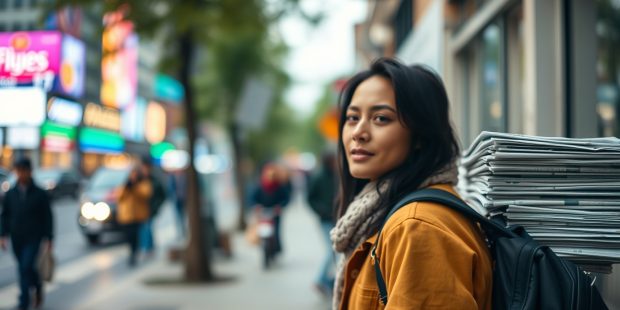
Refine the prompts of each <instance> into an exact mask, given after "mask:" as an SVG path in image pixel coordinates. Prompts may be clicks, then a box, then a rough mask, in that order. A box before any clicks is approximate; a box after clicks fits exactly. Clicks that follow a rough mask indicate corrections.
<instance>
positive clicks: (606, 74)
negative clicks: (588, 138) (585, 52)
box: [596, 0, 620, 136]
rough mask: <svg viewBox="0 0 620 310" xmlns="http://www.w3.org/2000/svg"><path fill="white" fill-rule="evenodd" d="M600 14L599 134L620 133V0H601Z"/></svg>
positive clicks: (597, 66) (598, 21) (597, 26)
mask: <svg viewBox="0 0 620 310" xmlns="http://www.w3.org/2000/svg"><path fill="white" fill-rule="evenodd" d="M597 14H598V16H597V22H596V35H597V40H598V51H597V61H596V72H597V82H598V83H597V84H598V85H597V91H596V96H597V113H598V119H599V126H598V134H599V135H600V136H620V125H619V122H620V117H619V116H620V0H598V1H597Z"/></svg>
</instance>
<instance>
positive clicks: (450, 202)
mask: <svg viewBox="0 0 620 310" xmlns="http://www.w3.org/2000/svg"><path fill="white" fill-rule="evenodd" d="M416 201H427V202H435V203H439V204H442V205H444V206H446V207H449V208H450V209H452V210H455V211H457V212H459V213H461V214H462V215H463V216H465V217H467V218H468V219H470V220H471V221H473V222H477V223H480V225H481V226H482V228H483V229H484V230H485V231H490V232H493V233H496V234H499V235H503V236H505V237H509V238H512V237H516V235H515V233H513V232H512V231H510V230H508V229H506V228H505V227H504V226H502V225H500V224H499V223H497V222H495V221H492V220H489V219H487V218H486V217H484V216H483V215H481V214H480V213H478V212H476V211H475V210H474V209H472V208H471V207H469V206H468V205H467V204H466V203H465V202H464V201H463V200H461V199H460V198H459V197H457V196H455V195H453V194H451V193H449V192H447V191H444V190H440V189H435V188H425V189H421V190H417V191H414V192H412V193H410V194H408V195H407V196H405V197H404V198H403V199H401V200H400V201H399V202H398V203H397V204H396V205H395V206H394V208H392V210H390V212H389V213H388V215H387V216H386V217H385V220H384V222H383V224H382V225H381V228H379V232H378V233H377V240H376V241H375V244H374V245H373V247H372V249H371V250H370V257H371V259H372V263H373V265H374V266H375V276H376V278H377V286H378V287H379V299H380V301H381V303H382V304H383V305H387V288H386V285H385V280H384V279H383V275H382V274H381V269H380V268H379V257H377V252H376V250H377V244H378V243H379V238H380V237H381V231H382V230H383V226H385V223H387V221H388V219H389V218H390V217H391V216H392V215H393V214H394V213H396V211H398V210H399V209H400V208H402V207H404V206H406V205H408V204H410V203H412V202H416Z"/></svg>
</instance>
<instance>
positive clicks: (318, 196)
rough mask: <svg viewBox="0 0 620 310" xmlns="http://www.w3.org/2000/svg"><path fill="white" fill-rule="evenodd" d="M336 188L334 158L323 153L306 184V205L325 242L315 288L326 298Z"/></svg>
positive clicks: (332, 260) (331, 264)
mask: <svg viewBox="0 0 620 310" xmlns="http://www.w3.org/2000/svg"><path fill="white" fill-rule="evenodd" d="M337 188H338V183H337V173H336V158H335V155H334V154H333V153H331V152H330V153H325V154H323V156H322V158H321V166H320V168H319V171H318V172H317V173H316V174H315V175H313V176H312V177H311V178H310V182H309V184H308V204H309V205H310V208H312V210H313V211H314V212H315V213H316V215H317V216H318V217H319V221H320V223H321V237H322V238H323V240H324V242H325V248H326V254H325V258H324V259H323V265H322V266H321V269H320V271H319V274H318V276H317V279H316V282H315V287H316V288H317V290H318V291H319V292H320V293H321V294H323V295H324V296H326V297H329V296H331V292H332V290H333V287H334V276H333V270H334V264H335V253H334V251H333V250H332V241H331V239H330V235H329V232H330V231H331V230H332V228H334V215H335V212H334V205H335V199H336V191H337Z"/></svg>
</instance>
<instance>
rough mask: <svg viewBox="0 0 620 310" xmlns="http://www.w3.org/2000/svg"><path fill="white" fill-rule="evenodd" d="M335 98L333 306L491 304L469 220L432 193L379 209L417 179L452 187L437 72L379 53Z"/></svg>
mask: <svg viewBox="0 0 620 310" xmlns="http://www.w3.org/2000/svg"><path fill="white" fill-rule="evenodd" d="M341 98H342V100H341V103H340V104H341V109H342V113H341V116H340V120H341V122H340V124H339V141H338V151H339V154H338V157H339V158H338V163H339V165H338V167H339V169H340V170H339V175H340V186H339V188H340V195H339V209H338V221H337V222H336V226H335V227H334V229H333V230H332V232H331V236H332V241H333V242H334V249H335V250H336V251H337V252H341V253H343V254H344V258H345V259H344V260H343V261H342V264H339V266H338V268H337V273H336V280H335V283H334V285H335V288H334V299H333V301H334V303H333V308H334V309H351V310H354V309H365V310H366V309H384V308H385V309H429V308H432V309H454V308H463V309H491V292H492V286H491V284H492V280H493V279H492V262H491V255H490V253H489V249H488V248H487V245H486V243H485V240H484V237H483V234H482V232H481V230H480V228H479V227H478V226H477V225H476V223H473V222H472V221H471V220H469V219H468V218H466V217H465V216H463V215H462V214H461V213H460V212H457V211H455V210H453V209H451V208H449V207H447V206H444V205H442V204H437V203H431V202H413V203H409V204H407V205H406V206H404V207H402V208H400V209H399V210H398V211H397V212H395V213H394V214H393V215H391V216H389V218H387V217H388V213H389V212H390V210H391V209H392V208H393V207H394V206H395V205H396V204H397V203H398V201H400V200H401V199H402V198H403V197H405V196H406V195H408V194H410V193H412V192H414V191H416V190H418V189H421V188H427V187H431V188H435V189H437V190H443V191H447V192H450V193H452V194H453V195H458V194H456V191H455V190H454V187H453V186H454V185H455V184H456V182H457V167H456V159H457V157H458V155H459V146H458V142H457V138H456V136H455V134H454V130H453V129H452V126H451V124H450V118H449V113H448V97H447V95H446V91H445V89H444V86H443V82H442V81H441V78H440V77H439V76H438V75H437V74H436V73H435V72H433V71H432V70H430V69H428V68H426V67H424V66H418V65H415V66H407V65H404V64H402V63H400V62H398V61H396V60H393V59H388V58H382V59H379V60H377V61H375V62H374V63H373V64H372V66H371V68H370V70H367V71H363V72H361V73H358V74H357V75H355V76H354V77H353V78H351V79H350V80H349V82H348V83H347V85H346V86H345V88H344V90H343V94H342V96H341ZM386 218H387V221H385V220H386ZM384 221H385V223H384ZM381 226H383V227H382V229H381V231H382V233H381V234H380V235H379V234H378V231H379V228H380V227H381ZM382 280H383V281H382ZM380 291H384V293H387V294H385V295H382V296H381V297H380V295H379V292H380Z"/></svg>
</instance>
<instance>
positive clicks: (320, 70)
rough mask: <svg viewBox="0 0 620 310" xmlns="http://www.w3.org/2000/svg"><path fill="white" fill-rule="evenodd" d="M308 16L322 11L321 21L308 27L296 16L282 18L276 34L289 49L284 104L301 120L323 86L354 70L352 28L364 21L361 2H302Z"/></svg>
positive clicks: (311, 0)
mask: <svg viewBox="0 0 620 310" xmlns="http://www.w3.org/2000/svg"><path fill="white" fill-rule="evenodd" d="M301 6H302V8H303V9H304V10H305V11H306V12H308V13H314V12H317V11H319V10H323V12H324V14H325V18H324V19H323V21H322V22H321V23H320V24H319V25H318V26H311V25H309V24H308V23H307V22H305V21H304V20H303V19H302V18H301V17H300V16H297V15H292V16H288V17H286V18H284V19H283V20H282V21H281V22H280V24H279V30H280V33H281V35H282V37H283V38H284V40H285V42H286V43H287V44H288V45H289V47H290V54H289V57H288V58H287V60H286V64H285V70H286V71H287V72H288V73H289V75H290V76H291V78H292V81H293V85H292V86H291V87H290V88H289V90H288V92H287V93H286V101H287V102H288V103H289V104H290V105H291V106H292V107H293V108H294V109H295V110H296V111H297V112H300V113H301V116H307V115H309V114H310V113H312V111H313V108H314V105H315V103H316V101H317V100H318V99H319V98H320V96H321V94H322V93H323V89H324V87H325V85H326V84H328V83H331V82H332V81H333V80H335V79H337V78H340V77H342V76H346V75H349V74H351V73H353V71H354V70H355V68H354V66H355V58H354V55H355V41H354V32H353V26H354V25H355V23H358V22H360V21H363V20H364V19H365V17H366V1H364V0H302V1H301Z"/></svg>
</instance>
